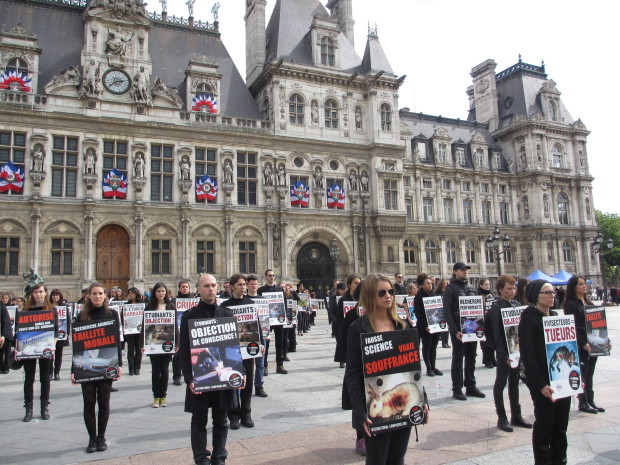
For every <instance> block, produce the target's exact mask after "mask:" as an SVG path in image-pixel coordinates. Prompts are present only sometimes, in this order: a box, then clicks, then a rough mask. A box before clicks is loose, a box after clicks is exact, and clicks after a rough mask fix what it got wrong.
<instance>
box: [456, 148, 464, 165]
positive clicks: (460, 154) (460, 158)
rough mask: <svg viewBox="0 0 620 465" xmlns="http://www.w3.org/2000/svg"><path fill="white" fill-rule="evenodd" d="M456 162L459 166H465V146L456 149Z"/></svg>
mask: <svg viewBox="0 0 620 465" xmlns="http://www.w3.org/2000/svg"><path fill="white" fill-rule="evenodd" d="M456 162H457V163H458V164H459V166H465V149H464V148H463V147H457V149H456Z"/></svg>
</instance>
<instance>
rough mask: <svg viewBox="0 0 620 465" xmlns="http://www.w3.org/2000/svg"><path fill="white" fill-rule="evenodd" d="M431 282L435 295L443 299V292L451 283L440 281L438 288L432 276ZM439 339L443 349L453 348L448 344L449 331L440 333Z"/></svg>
mask: <svg viewBox="0 0 620 465" xmlns="http://www.w3.org/2000/svg"><path fill="white" fill-rule="evenodd" d="M431 282H432V283H433V289H434V291H435V295H436V296H441V297H443V291H445V290H446V287H448V285H449V284H450V281H448V280H447V279H440V280H439V282H438V283H437V286H435V278H434V277H432V276H431ZM439 339H440V340H441V348H442V349H450V348H452V346H451V345H450V344H449V343H448V340H449V339H450V333H449V332H448V331H442V332H441V333H439Z"/></svg>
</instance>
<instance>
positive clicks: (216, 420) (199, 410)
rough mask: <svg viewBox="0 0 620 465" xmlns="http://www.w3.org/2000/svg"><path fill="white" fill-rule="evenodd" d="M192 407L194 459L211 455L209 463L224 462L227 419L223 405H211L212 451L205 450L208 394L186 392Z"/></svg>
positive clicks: (200, 459) (202, 458)
mask: <svg viewBox="0 0 620 465" xmlns="http://www.w3.org/2000/svg"><path fill="white" fill-rule="evenodd" d="M188 395H190V396H191V398H190V403H191V409H192V426H191V441H192V453H193V454H194V461H195V462H200V461H204V460H205V459H207V458H209V456H211V463H213V464H215V463H217V462H218V461H219V462H220V463H222V464H223V463H224V461H225V460H226V458H227V457H228V452H227V451H226V439H227V438H228V420H227V418H226V408H225V407H224V406H223V405H211V417H212V418H211V422H212V425H213V426H212V430H213V431H212V442H213V452H209V451H208V450H207V421H208V419H209V399H208V397H207V396H208V394H198V395H197V394H188Z"/></svg>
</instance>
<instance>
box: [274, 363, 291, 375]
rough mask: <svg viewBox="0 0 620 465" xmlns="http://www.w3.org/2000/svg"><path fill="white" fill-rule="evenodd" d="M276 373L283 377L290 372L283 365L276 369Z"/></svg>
mask: <svg viewBox="0 0 620 465" xmlns="http://www.w3.org/2000/svg"><path fill="white" fill-rule="evenodd" d="M276 373H280V374H281V375H287V374H288V370H287V369H286V368H284V367H283V366H282V365H279V366H278V367H277V368H276Z"/></svg>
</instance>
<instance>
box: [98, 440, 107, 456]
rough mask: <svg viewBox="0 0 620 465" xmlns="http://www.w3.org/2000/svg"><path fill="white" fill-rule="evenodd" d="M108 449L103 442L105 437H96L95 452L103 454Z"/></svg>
mask: <svg viewBox="0 0 620 465" xmlns="http://www.w3.org/2000/svg"><path fill="white" fill-rule="evenodd" d="M107 448H108V441H106V440H105V436H97V451H98V452H103V451H104V450H106V449H107Z"/></svg>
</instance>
